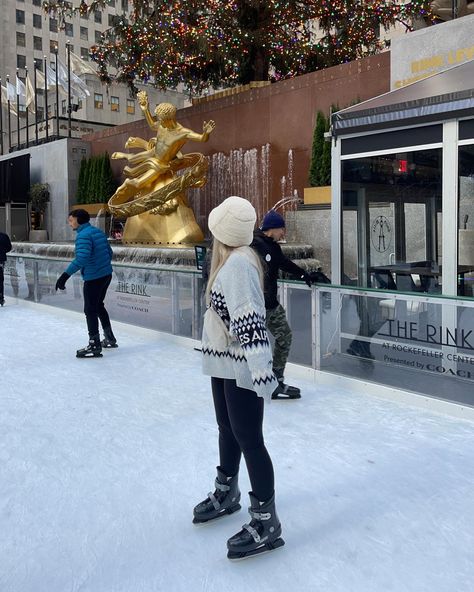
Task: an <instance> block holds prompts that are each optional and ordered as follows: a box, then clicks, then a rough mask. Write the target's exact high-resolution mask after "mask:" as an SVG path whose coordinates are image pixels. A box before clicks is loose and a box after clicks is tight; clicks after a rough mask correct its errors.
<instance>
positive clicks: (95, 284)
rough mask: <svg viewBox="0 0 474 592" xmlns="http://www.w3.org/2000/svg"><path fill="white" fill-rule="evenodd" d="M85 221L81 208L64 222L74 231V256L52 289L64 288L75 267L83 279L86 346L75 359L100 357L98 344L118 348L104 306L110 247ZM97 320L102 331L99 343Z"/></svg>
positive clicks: (97, 231) (109, 277)
mask: <svg viewBox="0 0 474 592" xmlns="http://www.w3.org/2000/svg"><path fill="white" fill-rule="evenodd" d="M89 220H90V216H89V214H88V212H86V211H85V210H81V209H78V210H73V211H72V212H70V213H69V216H68V224H69V226H70V227H71V228H72V229H73V230H74V231H75V232H76V233H77V236H76V252H75V258H74V261H72V262H71V263H70V264H69V266H68V268H67V269H66V271H65V272H64V273H63V274H61V276H60V277H59V279H58V281H57V282H56V290H64V289H65V287H66V282H67V280H68V279H69V278H70V277H71V275H72V274H73V273H76V271H79V270H80V271H81V275H82V277H83V279H84V313H85V315H86V321H87V330H88V332H89V345H88V346H87V347H84V348H82V349H79V350H77V353H76V356H77V357H78V358H92V357H94V358H98V357H102V347H118V346H117V340H116V339H115V336H114V334H113V332H112V327H111V325H110V318H109V315H108V313H107V310H106V308H105V306H104V299H105V295H106V293H107V288H108V287H109V285H110V282H111V280H112V263H111V261H112V249H111V248H110V245H109V242H108V240H107V236H106V235H105V234H104V233H103V232H102V230H100V229H99V228H96V227H95V226H92V225H91V224H90V223H89ZM99 320H100V323H101V325H102V329H103V331H104V339H103V341H102V342H101V341H100V335H99Z"/></svg>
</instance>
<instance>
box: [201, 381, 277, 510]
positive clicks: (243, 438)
mask: <svg viewBox="0 0 474 592" xmlns="http://www.w3.org/2000/svg"><path fill="white" fill-rule="evenodd" d="M211 384H212V396H213V398H214V408H215V411H216V419H217V425H218V426H219V456H220V466H221V468H222V470H223V471H224V473H226V475H227V476H228V477H232V476H234V475H236V474H237V472H238V470H239V464H240V458H241V455H242V453H243V455H244V458H245V463H246V465H247V470H248V472H249V477H250V483H251V485H252V491H253V493H254V494H255V495H256V496H257V498H258V499H259V500H260V501H261V502H265V501H267V500H268V499H270V498H271V496H272V495H273V492H274V487H275V481H274V475H273V465H272V460H271V458H270V455H269V454H268V452H267V449H266V448H265V443H264V441H263V432H262V425H263V399H262V398H261V397H259V396H257V394H256V393H255V392H254V391H250V390H247V389H243V388H240V387H238V386H237V385H236V382H235V380H228V379H224V378H211Z"/></svg>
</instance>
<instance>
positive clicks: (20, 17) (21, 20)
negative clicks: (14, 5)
mask: <svg viewBox="0 0 474 592" xmlns="http://www.w3.org/2000/svg"><path fill="white" fill-rule="evenodd" d="M16 22H17V23H18V24H19V25H24V24H25V11H24V10H18V9H17V11H16Z"/></svg>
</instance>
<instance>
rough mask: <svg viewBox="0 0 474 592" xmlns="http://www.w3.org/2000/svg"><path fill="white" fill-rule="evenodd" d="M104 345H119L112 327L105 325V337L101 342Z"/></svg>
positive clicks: (111, 346)
mask: <svg viewBox="0 0 474 592" xmlns="http://www.w3.org/2000/svg"><path fill="white" fill-rule="evenodd" d="M100 343H101V345H102V347H104V348H106V349H110V348H115V347H118V343H117V340H116V339H115V335H114V334H113V331H112V327H106V328H105V327H104V339H102V341H101V342H100Z"/></svg>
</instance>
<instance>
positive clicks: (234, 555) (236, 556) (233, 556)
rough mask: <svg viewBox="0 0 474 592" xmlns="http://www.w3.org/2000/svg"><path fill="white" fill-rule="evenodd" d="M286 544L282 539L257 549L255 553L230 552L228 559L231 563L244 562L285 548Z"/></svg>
mask: <svg viewBox="0 0 474 592" xmlns="http://www.w3.org/2000/svg"><path fill="white" fill-rule="evenodd" d="M284 544H285V541H284V540H283V539H282V538H281V537H280V538H278V539H276V540H275V541H273V543H267V544H266V545H262V546H261V547H258V548H257V549H253V551H247V552H244V551H242V552H236V551H228V552H227V558H228V559H230V560H231V561H243V560H244V559H250V558H251V557H257V555H264V554H265V553H270V551H275V549H279V548H280V547H283V545H284Z"/></svg>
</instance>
